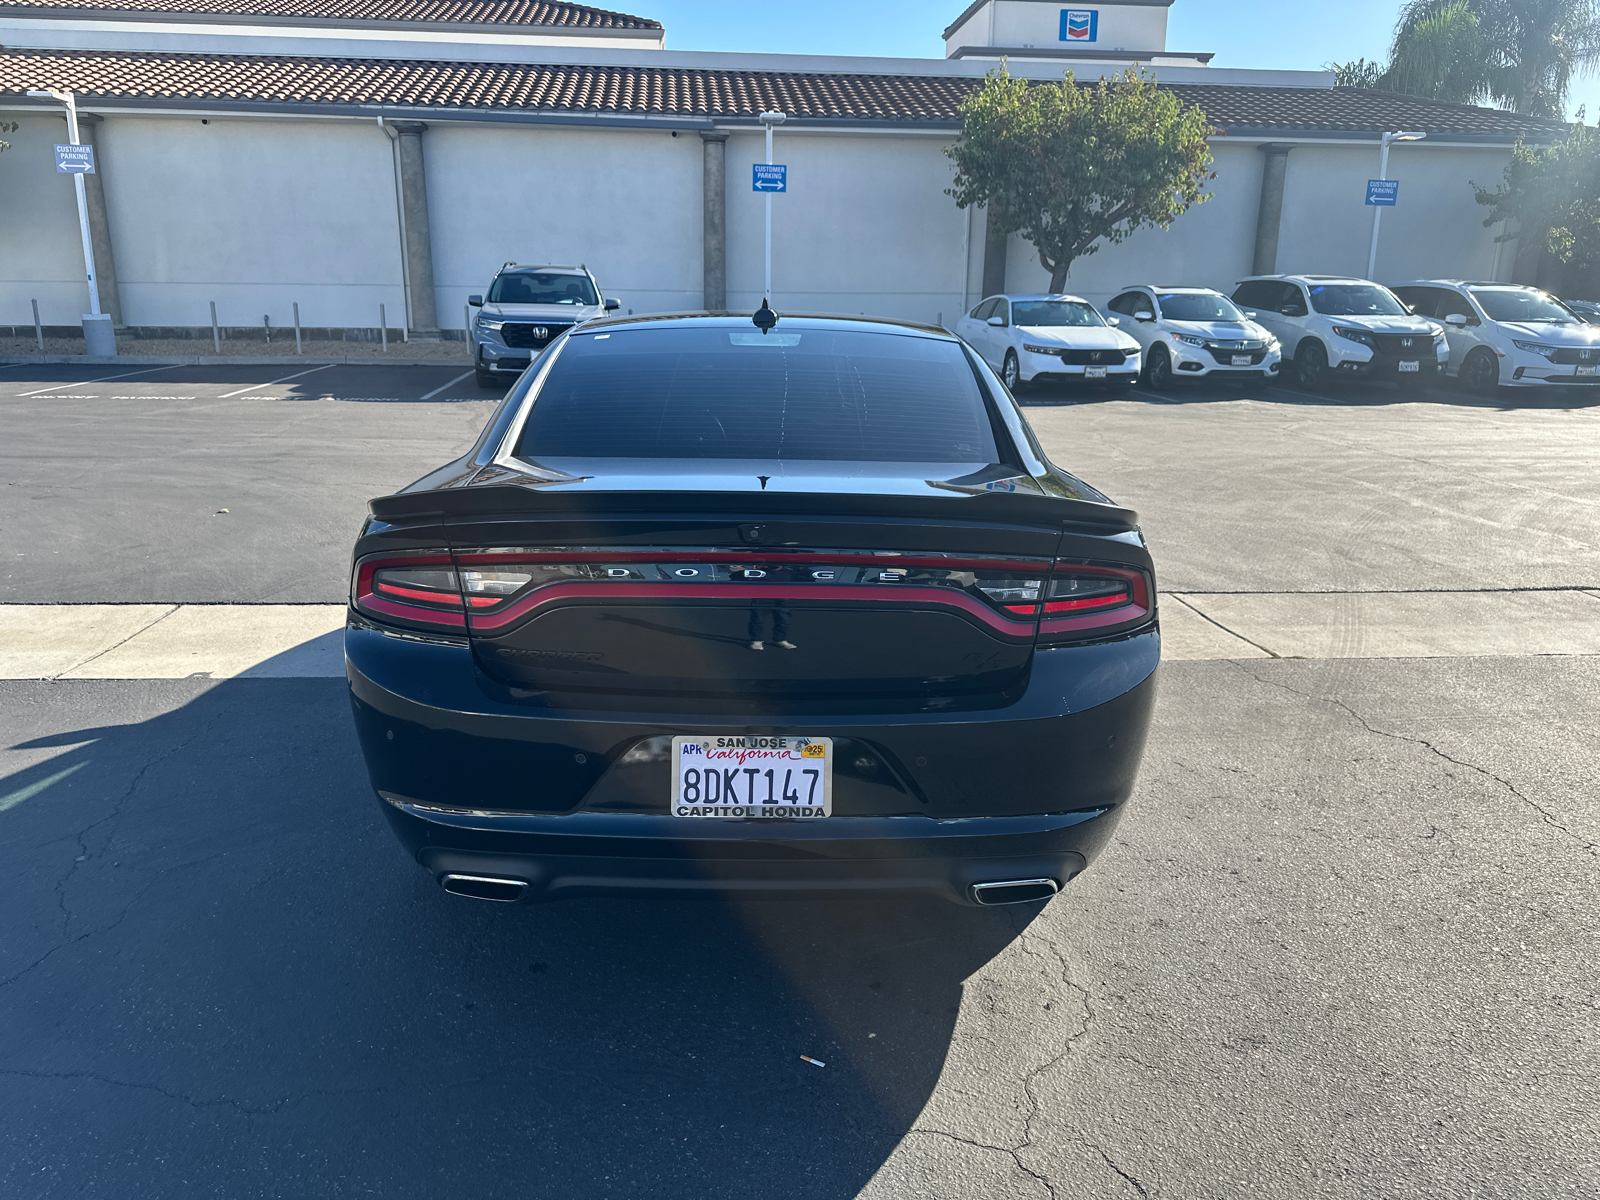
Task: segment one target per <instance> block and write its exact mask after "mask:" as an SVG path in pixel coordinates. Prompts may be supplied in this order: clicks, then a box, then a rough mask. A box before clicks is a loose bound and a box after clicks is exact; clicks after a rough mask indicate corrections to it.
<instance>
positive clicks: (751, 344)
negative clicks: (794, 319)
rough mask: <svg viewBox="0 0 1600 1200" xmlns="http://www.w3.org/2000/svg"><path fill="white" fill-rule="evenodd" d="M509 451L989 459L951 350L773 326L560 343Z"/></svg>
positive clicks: (987, 434) (930, 343)
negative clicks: (513, 448)
mask: <svg viewBox="0 0 1600 1200" xmlns="http://www.w3.org/2000/svg"><path fill="white" fill-rule="evenodd" d="M516 452H517V454H519V455H521V456H522V457H525V458H531V459H551V458H764V459H784V460H818V459H825V460H833V461H849V462H929V463H933V462H938V463H947V462H956V463H991V462H998V461H999V459H1000V455H999V454H998V453H997V452H996V449H995V440H994V433H993V430H992V428H991V426H990V424H989V415H988V410H987V409H986V408H985V406H984V402H983V396H982V394H981V393H980V392H979V391H978V384H977V380H976V378H975V377H974V375H973V372H972V366H971V364H970V363H968V361H967V358H966V355H965V354H964V353H963V352H962V350H961V347H960V346H959V345H958V344H957V343H955V342H947V341H941V340H935V339H932V338H924V337H912V336H903V335H896V334H885V333H868V332H860V331H855V330H848V331H835V330H826V329H805V330H795V331H787V330H784V329H783V328H782V327H780V328H778V329H776V330H774V331H773V332H771V333H769V334H766V335H765V336H763V335H762V334H761V332H760V331H759V330H757V329H755V328H753V327H752V328H750V329H748V330H733V329H728V328H726V327H723V328H709V329H708V328H698V329H697V328H676V329H619V330H616V331H615V332H612V333H599V334H593V333H590V334H579V335H576V336H574V337H572V338H571V339H570V340H569V341H568V342H567V344H566V346H565V348H564V349H563V350H562V351H561V354H560V356H559V357H558V358H557V359H556V362H555V365H554V366H553V367H552V368H551V369H550V375H549V377H548V378H547V379H546V380H545V381H544V385H543V387H541V388H540V390H539V395H538V399H537V400H536V401H535V402H534V405H533V408H532V409H531V410H530V412H529V414H528V420H527V423H526V424H525V425H524V426H523V431H522V438H521V441H519V442H518V444H517V451H516Z"/></svg>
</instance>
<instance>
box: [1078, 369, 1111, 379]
mask: <svg viewBox="0 0 1600 1200" xmlns="http://www.w3.org/2000/svg"><path fill="white" fill-rule="evenodd" d="M1083 377H1084V378H1085V379H1104V378H1105V377H1106V369H1105V368H1104V367H1085V368H1084V369H1083Z"/></svg>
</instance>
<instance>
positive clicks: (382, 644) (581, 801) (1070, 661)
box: [346, 626, 1160, 902]
mask: <svg viewBox="0 0 1600 1200" xmlns="http://www.w3.org/2000/svg"><path fill="white" fill-rule="evenodd" d="M346 651H347V668H348V675H349V681H350V689H351V700H352V706H353V709H354V713H355V721H356V728H357V732H358V735H359V737H360V740H361V745H362V751H363V753H364V755H365V757H366V761H367V767H368V771H369V774H370V776H371V779H372V784H373V787H374V789H375V790H376V791H377V793H378V795H379V797H380V798H381V800H382V807H383V810H384V812H385V814H386V816H387V817H388V819H389V821H390V823H391V824H392V825H393V827H394V829H395V831H396V833H397V834H398V835H399V837H400V839H401V841H402V842H403V843H404V844H405V846H406V848H407V849H408V850H409V851H410V852H411V854H412V855H413V856H414V857H415V858H416V859H417V861H418V862H420V863H422V864H423V865H424V866H425V867H427V868H428V869H429V870H430V871H431V872H433V874H434V875H435V876H436V877H438V878H440V879H441V880H442V879H443V877H444V876H446V875H448V874H463V875H475V876H484V877H491V878H507V879H512V880H518V881H521V882H522V883H523V884H525V885H526V886H525V888H524V889H523V893H522V894H523V895H524V896H525V897H526V898H530V899H531V898H542V897H552V898H553V897H558V896H568V895H578V894H592V893H604V892H620V893H628V894H632V893H637V892H639V891H641V890H645V889H658V890H661V891H664V892H676V893H692V892H698V891H708V890H736V891H748V892H758V893H759V892H815V891H823V890H856V891H868V892H880V891H918V892H930V891H931V892H935V893H939V894H942V895H945V896H947V897H949V898H951V899H955V900H958V901H963V902H971V901H972V886H973V885H974V884H975V883H985V882H995V881H1002V880H1009V879H1031V878H1043V879H1051V880H1054V881H1055V882H1056V884H1058V885H1060V884H1065V883H1066V882H1067V880H1069V879H1070V878H1072V877H1073V876H1074V875H1076V874H1077V873H1078V872H1079V871H1081V870H1082V869H1083V868H1084V867H1085V866H1086V865H1087V864H1088V862H1089V860H1090V859H1092V858H1093V857H1094V855H1095V854H1096V853H1097V852H1098V850H1099V849H1100V848H1101V846H1103V845H1104V843H1105V841H1106V839H1107V837H1108V836H1109V835H1110V831H1111V829H1112V827H1113V826H1114V825H1115V823H1116V821H1117V820H1118V819H1119V817H1120V813H1121V809H1122V806H1123V805H1124V804H1125V803H1126V801H1127V799H1128V797H1129V795H1130V794H1131V792H1132V790H1133V785H1134V780H1135V777H1136V775H1137V770H1138V764H1139V759H1140V757H1141V756H1142V753H1143V748H1144V741H1145V737H1146V735H1147V732H1148V729H1149V723H1150V714H1151V709H1152V707H1153V700H1154V689H1155V671H1156V665H1157V661H1158V659H1159V655H1160V636H1159V632H1158V631H1156V630H1153V629H1152V630H1149V631H1146V632H1144V633H1140V634H1136V635H1133V636H1129V637H1123V638H1121V639H1117V640H1113V641H1108V642H1104V643H1099V644H1091V645H1083V646H1072V647H1062V648H1059V649H1051V650H1041V651H1039V652H1038V653H1037V654H1036V655H1035V666H1034V669H1033V671H1032V672H1031V675H1030V678H1029V681H1028V682H1027V684H1026V685H1025V686H1024V687H1023V688H1022V690H1021V691H1020V693H1019V694H1017V695H1015V696H1013V697H1008V700H1009V702H1008V703H1005V704H1004V705H1003V706H1002V707H997V708H989V709H978V710H969V711H957V712H948V711H939V710H937V709H936V710H933V711H920V712H912V713H898V714H896V713H889V714H879V713H871V712H868V713H861V712H857V713H846V714H833V715H829V714H825V713H810V714H807V715H805V716H786V717H775V716H770V715H767V716H758V717H749V716H730V715H728V714H726V713H710V714H707V715H705V716H696V715H691V714H685V713H683V712H681V711H674V712H672V713H671V715H670V716H663V715H660V714H648V713H619V712H612V711H605V712H596V711H576V710H571V709H552V708H547V707H539V706H535V705H529V704H523V703H517V702H512V701H507V700H497V699H495V697H494V689H492V688H485V687H483V686H481V684H480V677H479V676H478V674H477V670H476V667H475V665H474V662H473V659H472V653H471V651H470V650H469V649H468V648H467V647H465V646H451V645H438V644H429V643H425V642H419V641H414V640H410V639H406V638H400V637H391V636H387V635H385V634H383V633H381V632H378V631H376V630H373V629H368V628H361V627H358V626H352V627H351V628H350V629H349V630H347V633H346ZM694 732H709V733H718V734H723V733H741V734H745V733H748V734H761V735H767V734H775V733H791V734H808V735H812V736H829V737H833V738H834V739H835V742H836V745H838V746H845V745H848V746H851V747H853V749H851V750H850V752H849V757H850V758H851V759H852V760H854V761H856V762H857V763H859V762H863V761H866V762H869V763H870V764H871V766H870V767H869V768H864V769H862V770H861V771H860V772H859V773H858V774H856V775H851V774H849V773H848V772H850V771H852V770H855V768H854V767H851V766H850V764H848V763H846V764H840V765H836V767H835V789H834V815H833V816H831V817H827V818H822V819H816V820H807V821H767V820H740V819H719V818H704V819H687V818H677V817H671V816H668V815H666V809H667V800H668V796H667V788H668V786H669V785H668V782H667V778H668V777H667V772H666V767H665V765H664V764H660V765H659V766H657V765H647V766H645V767H638V766H630V765H629V764H628V763H624V762H623V761H622V760H623V759H624V757H625V756H628V755H630V752H632V751H635V750H636V749H637V748H639V747H642V746H645V745H647V744H648V741H649V740H650V739H660V738H662V737H664V736H666V735H670V734H674V733H694ZM619 776H623V779H622V782H620V783H619V782H618V778H619ZM874 776H876V778H873V777H874Z"/></svg>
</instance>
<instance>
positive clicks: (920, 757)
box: [345, 308, 1160, 904]
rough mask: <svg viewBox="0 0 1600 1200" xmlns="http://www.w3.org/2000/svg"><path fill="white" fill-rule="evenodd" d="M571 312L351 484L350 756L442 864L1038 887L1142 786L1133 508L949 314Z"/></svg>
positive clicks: (1147, 624)
mask: <svg viewBox="0 0 1600 1200" xmlns="http://www.w3.org/2000/svg"><path fill="white" fill-rule="evenodd" d="M773 318H774V314H772V313H771V312H770V310H766V309H765V308H764V309H763V312H761V313H758V314H757V322H759V323H757V322H752V320H751V318H750V317H748V316H735V315H691V316H672V317H654V318H632V317H630V318H627V319H611V320H600V321H595V322H592V323H589V324H586V325H582V326H580V327H578V328H576V329H574V330H572V331H571V332H569V333H567V334H566V335H564V336H563V337H561V338H560V339H558V340H557V341H555V342H554V343H552V344H551V346H550V347H549V348H548V349H547V350H546V351H545V352H544V353H543V354H542V355H541V356H540V357H539V359H538V360H537V361H535V362H534V364H533V365H532V366H531V367H530V368H529V370H528V371H527V372H526V373H525V374H524V375H523V376H522V378H521V379H520V380H519V381H518V383H517V384H516V386H515V387H513V388H512V390H511V392H510V393H509V394H508V395H507V396H506V398H505V400H504V402H503V403H502V404H501V405H500V407H499V409H498V410H497V411H496V413H495V415H494V417H493V419H492V420H491V421H490V422H489V424H488V427H487V428H486V429H485V430H484V431H483V435H482V436H481V437H480V438H479V439H478V442H477V444H476V445H475V446H474V447H473V448H472V449H471V451H469V452H468V453H467V454H466V455H464V456H463V457H462V458H459V459H457V460H456V461H455V462H452V463H449V464H447V465H446V466H443V467H441V468H439V469H438V470H437V471H435V472H433V473H432V474H430V475H428V476H426V477H425V478H423V479H420V480H418V481H417V482H416V483H414V484H412V485H411V486H410V487H408V488H406V489H405V490H404V491H401V492H399V493H397V494H395V495H393V496H385V497H382V498H379V499H377V500H374V501H373V502H372V505H371V516H370V518H369V519H368V520H367V522H366V525H365V527H364V528H363V529H362V532H361V537H360V539H359V541H358V542H357V543H356V547H355V556H354V567H353V571H352V575H351V587H350V616H349V623H348V628H347V631H346V634H345V648H346V655H347V659H348V672H349V680H350V697H351V703H352V705H353V707H354V710H355V721H356V727H357V729H358V731H359V734H360V739H361V745H362V749H363V751H364V753H365V756H366V761H367V767H368V770H369V772H370V774H371V777H372V784H373V787H374V789H375V790H376V791H377V794H378V797H379V799H380V801H381V805H382V809H383V812H384V813H385V814H386V816H387V817H388V819H389V821H390V823H391V824H392V825H393V826H394V829H395V831H396V832H397V833H398V834H399V836H400V840H401V841H402V842H403V843H404V844H405V846H406V848H407V849H408V850H409V851H410V852H411V853H412V854H413V855H414V856H415V857H416V859H417V861H418V862H420V863H421V864H422V865H423V866H424V867H426V868H427V869H428V870H429V871H431V872H432V873H433V875H434V876H435V878H436V879H437V880H438V881H439V882H440V883H441V884H442V885H443V886H444V888H445V889H446V890H447V891H450V892H454V893H457V894H459V895H464V896H473V897H478V898H481V899H486V900H507V901H509V900H523V899H538V898H554V897H560V896H571V895H579V894H596V893H609V894H619V893H620V894H638V893H641V892H644V891H647V890H653V891H655V892H656V893H658V894H659V893H661V892H676V893H687V892H700V891H708V890H721V891H730V890H731V891H741V892H747V893H750V892H759V893H815V892H819V891H825V890H842V889H850V890H855V891H859V892H907V891H909V892H935V893H940V894H942V895H945V896H947V897H950V898H952V899H955V900H958V901H961V902H964V903H969V904H1003V903H1013V902H1027V901H1037V900H1040V899H1042V898H1045V897H1047V896H1049V895H1052V894H1053V893H1054V892H1056V891H1057V890H1058V889H1059V888H1060V887H1061V885H1062V884H1064V883H1066V881H1067V880H1069V879H1071V878H1072V877H1073V876H1074V875H1076V874H1077V873H1078V872H1079V871H1081V870H1083V869H1084V867H1085V866H1086V865H1087V864H1088V862H1089V860H1090V859H1091V858H1092V857H1093V856H1094V855H1095V853H1096V852H1097V851H1098V850H1099V849H1100V848H1101V847H1102V846H1103V845H1104V844H1105V842H1106V840H1107V839H1108V838H1109V837H1110V835H1111V832H1112V829H1113V827H1114V826H1115V824H1116V822H1117V820H1118V819H1119V817H1120V815H1121V812H1122V808H1123V806H1124V804H1125V803H1126V802H1127V800H1128V797H1129V794H1130V792H1131V791H1132V789H1133V784H1134V778H1135V775H1136V773H1137V770H1138V766H1139V759H1140V755H1141V753H1142V752H1143V748H1144V743H1145V736H1146V732H1147V730H1148V728H1149V724H1150V713H1151V707H1152V703H1153V700H1154V687H1155V672H1156V665H1157V662H1158V659H1159V657H1160V634H1159V631H1158V628H1157V624H1156V591H1155V579H1154V577H1153V574H1152V570H1151V562H1150V555H1149V553H1148V551H1147V550H1146V547H1145V543H1144V539H1143V537H1142V536H1141V534H1140V532H1139V529H1138V526H1137V523H1136V515H1135V514H1134V513H1133V512H1131V511H1129V510H1127V509H1125V508H1119V507H1117V506H1115V505H1113V504H1112V503H1110V502H1109V501H1108V500H1107V499H1106V497H1104V496H1103V495H1101V494H1100V493H1099V492H1097V491H1095V490H1094V489H1093V488H1091V487H1089V486H1088V485H1087V484H1085V483H1082V482H1081V481H1079V480H1077V479H1075V478H1073V477H1072V476H1070V475H1068V474H1066V473H1065V472H1063V471H1061V470H1060V469H1058V468H1057V467H1055V466H1053V465H1051V463H1050V462H1049V461H1048V460H1047V459H1046V458H1045V456H1044V453H1043V451H1042V450H1041V449H1040V447H1039V443H1038V442H1037V440H1036V439H1035V438H1034V436H1033V433H1032V431H1031V430H1030V429H1029V427H1028V425H1027V423H1026V422H1025V421H1024V419H1023V417H1022V414H1021V412H1020V411H1019V410H1018V408H1017V406H1016V404H1015V402H1014V401H1013V400H1012V398H1011V396H1010V394H1009V393H1008V392H1007V391H1006V390H1005V388H1004V387H1003V386H1002V385H1001V383H1000V381H999V380H998V379H997V378H996V377H995V375H994V374H993V372H992V371H990V369H989V368H988V367H987V366H986V365H985V364H984V362H983V360H982V359H981V358H980V357H979V356H978V355H976V354H974V353H973V352H972V351H971V350H969V349H968V348H967V347H966V345H964V344H963V343H962V342H961V341H960V340H959V339H957V338H955V337H952V336H951V335H950V334H948V333H946V332H945V331H943V330H941V329H936V328H931V327H926V326H920V325H909V324H896V323H892V322H887V321H877V320H851V319H845V318H835V317H793V316H791V317H785V318H783V319H782V320H779V321H776V322H775V323H774V319H773Z"/></svg>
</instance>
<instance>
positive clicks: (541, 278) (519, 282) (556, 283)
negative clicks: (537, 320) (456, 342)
mask: <svg viewBox="0 0 1600 1200" xmlns="http://www.w3.org/2000/svg"><path fill="white" fill-rule="evenodd" d="M489 303H490V304H598V303H599V300H598V299H596V297H595V294H594V284H592V283H590V282H589V277H588V276H587V275H552V274H543V273H540V272H538V271H510V272H507V273H506V274H504V275H501V276H500V277H499V278H497V279H496V280H495V281H494V283H493V284H492V285H491V286H490V288H489Z"/></svg>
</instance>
